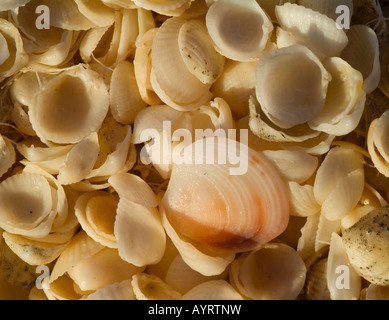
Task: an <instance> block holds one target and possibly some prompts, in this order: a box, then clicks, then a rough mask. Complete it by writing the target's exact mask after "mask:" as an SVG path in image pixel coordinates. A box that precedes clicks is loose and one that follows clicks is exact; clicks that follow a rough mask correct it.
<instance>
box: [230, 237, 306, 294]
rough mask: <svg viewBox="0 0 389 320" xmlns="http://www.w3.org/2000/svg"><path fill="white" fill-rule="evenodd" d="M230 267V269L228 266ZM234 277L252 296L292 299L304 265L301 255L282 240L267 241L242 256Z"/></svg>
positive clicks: (302, 277)
mask: <svg viewBox="0 0 389 320" xmlns="http://www.w3.org/2000/svg"><path fill="white" fill-rule="evenodd" d="M231 270H232V269H231ZM237 272H238V275H235V279H237V281H239V282H240V286H241V287H242V288H243V290H244V292H242V293H243V294H244V295H245V296H247V297H249V298H251V299H254V300H274V299H275V300H293V299H296V298H297V296H298V295H299V293H300V291H301V290H302V288H303V286H304V283H305V277H306V267H305V264H304V261H303V260H302V258H301V257H300V255H299V254H298V253H297V252H296V251H295V250H294V249H293V248H292V247H290V246H288V245H286V244H282V243H267V244H265V245H263V246H262V247H260V248H258V249H257V250H254V251H252V252H251V253H249V254H248V255H247V256H245V257H244V258H243V260H242V262H241V264H240V266H239V268H238V270H237Z"/></svg>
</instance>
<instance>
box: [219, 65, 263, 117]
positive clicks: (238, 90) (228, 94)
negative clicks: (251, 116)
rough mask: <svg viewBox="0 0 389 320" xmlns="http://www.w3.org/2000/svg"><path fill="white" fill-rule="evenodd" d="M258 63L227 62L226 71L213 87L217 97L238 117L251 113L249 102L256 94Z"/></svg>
mask: <svg viewBox="0 0 389 320" xmlns="http://www.w3.org/2000/svg"><path fill="white" fill-rule="evenodd" d="M256 64H257V61H251V62H241V61H233V60H227V61H226V64H225V66H224V71H223V73H222V74H221V76H220V77H219V78H218V79H217V80H216V82H215V83H214V84H213V86H212V93H213V95H214V96H215V97H220V98H222V99H224V100H225V101H226V102H227V103H228V105H229V106H230V107H231V111H232V112H233V114H234V115H236V117H240V116H244V115H247V114H248V113H249V108H248V100H249V98H250V96H251V95H252V94H254V93H255V66H256Z"/></svg>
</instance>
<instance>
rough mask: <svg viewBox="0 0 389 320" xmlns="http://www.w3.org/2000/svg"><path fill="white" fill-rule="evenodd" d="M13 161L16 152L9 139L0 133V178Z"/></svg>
mask: <svg viewBox="0 0 389 320" xmlns="http://www.w3.org/2000/svg"><path fill="white" fill-rule="evenodd" d="M15 161H16V153H15V148H14V146H13V145H12V143H11V142H10V140H8V139H7V138H5V137H3V136H2V135H1V134H0V178H1V176H2V175H4V174H5V173H6V172H7V171H8V170H9V169H10V168H11V167H12V165H13V164H14V163H15Z"/></svg>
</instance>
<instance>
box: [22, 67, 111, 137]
mask: <svg viewBox="0 0 389 320" xmlns="http://www.w3.org/2000/svg"><path fill="white" fill-rule="evenodd" d="M91 83H93V86H92V85H91ZM53 106H54V107H53ZM108 107H109V95H108V90H107V87H106V85H105V83H104V81H103V79H102V78H101V77H100V76H99V74H97V73H96V72H94V71H92V70H90V69H88V68H85V67H83V66H82V65H79V66H77V67H75V68H72V69H68V70H66V71H64V72H62V73H61V74H59V75H57V76H56V77H54V78H53V79H51V80H49V81H48V82H47V83H45V85H44V86H43V87H42V88H41V90H40V91H39V92H38V93H37V94H36V95H35V97H34V99H33V102H32V104H31V105H30V106H29V110H28V113H29V116H30V120H31V124H32V126H33V128H34V130H35V132H36V133H37V134H38V136H39V137H40V138H41V139H42V141H52V142H54V143H75V142H79V141H81V140H82V139H83V138H84V137H86V136H87V135H89V134H90V133H91V132H93V131H96V130H98V129H99V128H100V126H101V124H102V122H103V120H104V118H105V116H106V114H107V112H108Z"/></svg>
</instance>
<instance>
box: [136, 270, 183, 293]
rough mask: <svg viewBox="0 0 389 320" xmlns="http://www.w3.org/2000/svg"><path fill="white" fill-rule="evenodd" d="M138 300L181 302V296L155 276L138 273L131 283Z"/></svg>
mask: <svg viewBox="0 0 389 320" xmlns="http://www.w3.org/2000/svg"><path fill="white" fill-rule="evenodd" d="M131 284H132V287H133V289H134V293H135V297H136V299H137V300H179V299H180V298H181V294H180V293H179V292H178V291H176V290H174V289H173V288H171V287H170V286H169V285H168V284H167V283H165V282H164V281H163V280H161V279H160V278H158V277H157V276H155V275H153V274H147V273H138V274H135V275H133V277H132V281H131Z"/></svg>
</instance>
